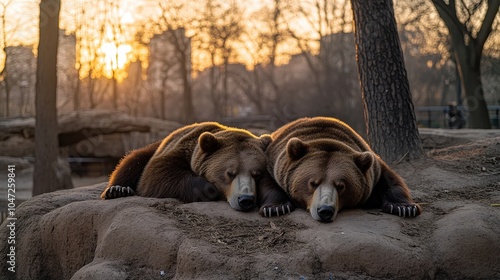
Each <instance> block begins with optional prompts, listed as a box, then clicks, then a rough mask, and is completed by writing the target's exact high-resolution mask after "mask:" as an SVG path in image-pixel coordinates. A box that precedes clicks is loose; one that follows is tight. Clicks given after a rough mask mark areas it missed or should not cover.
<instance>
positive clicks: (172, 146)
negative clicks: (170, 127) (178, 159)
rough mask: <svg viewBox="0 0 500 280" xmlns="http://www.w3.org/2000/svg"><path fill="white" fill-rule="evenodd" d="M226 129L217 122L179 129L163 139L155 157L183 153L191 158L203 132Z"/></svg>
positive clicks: (196, 124)
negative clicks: (174, 152) (172, 152)
mask: <svg viewBox="0 0 500 280" xmlns="http://www.w3.org/2000/svg"><path fill="white" fill-rule="evenodd" d="M226 129H227V127H225V126H223V125H221V124H219V123H216V122H203V123H195V124H192V125H187V126H185V127H182V128H179V129H177V130H175V131H174V132H172V133H170V134H169V135H168V136H167V137H165V139H163V141H162V142H161V144H160V146H159V147H158V149H157V150H156V153H155V154H154V155H153V157H159V156H163V155H165V153H169V152H171V151H176V152H183V153H186V156H190V154H191V153H192V152H193V151H194V148H195V147H196V144H197V142H198V138H199V137H200V135H201V134H202V133H203V132H211V133H216V132H219V131H223V130H226Z"/></svg>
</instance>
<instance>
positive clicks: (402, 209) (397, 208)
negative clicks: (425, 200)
mask: <svg viewBox="0 0 500 280" xmlns="http://www.w3.org/2000/svg"><path fill="white" fill-rule="evenodd" d="M382 212H385V213H389V214H392V215H398V216H400V217H406V218H412V217H416V216H418V215H420V213H421V212H422V210H421V208H420V206H419V205H418V204H411V205H408V204H396V203H387V204H385V205H384V206H382Z"/></svg>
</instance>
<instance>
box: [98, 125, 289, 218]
mask: <svg viewBox="0 0 500 280" xmlns="http://www.w3.org/2000/svg"><path fill="white" fill-rule="evenodd" d="M270 142H271V138H270V136H269V135H264V136H262V137H257V136H255V135H253V134H252V133H250V132H249V131H247V130H243V129H237V128H231V127H227V126H223V125H221V124H219V123H216V122H204V123H197V124H193V125H189V126H185V127H182V128H180V129H178V130H176V131H174V132H172V133H171V134H170V135H168V136H167V137H166V138H165V139H164V140H163V141H159V142H156V143H153V144H150V145H149V146H146V147H144V148H141V149H138V150H135V151H133V152H131V153H129V154H128V155H127V156H125V157H124V158H123V159H122V160H121V161H120V163H119V164H118V166H117V167H116V169H115V171H114V172H113V173H112V174H111V177H110V181H109V183H108V186H107V187H106V189H105V190H104V191H103V193H102V194H101V198H103V199H109V198H115V197H123V196H128V195H133V194H137V195H140V196H146V197H169V198H177V199H180V200H181V201H183V202H196V201H215V200H223V199H227V200H228V202H229V203H230V204H231V206H232V207H233V208H235V209H237V210H242V211H248V210H250V209H251V208H252V207H253V205H254V204H257V205H259V206H260V210H259V212H260V213H261V215H265V216H273V215H268V214H274V216H276V215H280V214H286V213H290V212H291V211H293V209H294V208H293V205H292V204H291V203H290V202H289V201H288V196H287V195H286V194H285V192H284V191H283V190H282V189H281V188H279V186H278V185H277V184H276V182H275V181H274V179H273V178H272V176H271V175H270V174H269V173H268V170H267V158H266V155H265V153H264V150H265V149H266V147H267V146H268V145H269V143H270ZM240 179H241V180H242V181H241V180H240ZM240 181H241V182H240ZM254 189H255V190H254ZM235 192H241V193H235ZM255 192H256V193H255ZM243 196H245V197H247V198H250V199H249V200H248V201H247V202H246V203H247V204H249V203H250V204H251V205H243V206H242V204H241V197H243Z"/></svg>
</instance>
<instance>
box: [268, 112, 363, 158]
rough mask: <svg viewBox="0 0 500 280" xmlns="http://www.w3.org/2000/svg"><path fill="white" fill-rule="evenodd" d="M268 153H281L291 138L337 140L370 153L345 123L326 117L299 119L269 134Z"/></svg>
mask: <svg viewBox="0 0 500 280" xmlns="http://www.w3.org/2000/svg"><path fill="white" fill-rule="evenodd" d="M271 137H272V139H273V142H272V143H271V145H270V147H269V151H273V150H276V151H283V150H284V148H285V147H286V143H287V142H288V140H290V139H291V138H294V137H296V138H299V139H300V140H302V141H304V142H308V141H314V140H316V139H331V140H337V141H339V142H340V143H342V144H344V145H347V146H349V147H350V148H352V149H354V150H357V151H371V149H370V147H369V146H368V144H367V143H366V142H365V141H364V140H363V138H362V137H361V136H360V135H359V134H357V133H356V132H355V131H354V130H353V129H352V128H351V127H349V126H348V125H347V124H346V123H344V122H342V121H340V120H338V119H335V118H327V117H315V118H301V119H297V120H296V121H293V122H291V123H289V124H287V125H284V126H282V127H281V128H279V129H278V130H276V131H275V132H273V133H272V134H271Z"/></svg>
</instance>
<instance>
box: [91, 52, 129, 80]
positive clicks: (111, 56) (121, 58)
mask: <svg viewBox="0 0 500 280" xmlns="http://www.w3.org/2000/svg"><path fill="white" fill-rule="evenodd" d="M99 52H100V53H102V54H103V55H102V63H103V65H104V68H103V75H104V76H105V77H106V78H110V79H111V78H113V72H115V74H116V78H117V79H118V81H122V80H123V79H124V78H125V76H126V73H124V72H125V71H124V70H125V69H124V68H125V66H127V64H128V63H129V62H130V59H129V57H130V54H131V53H132V46H130V45H128V44H121V45H119V46H118V47H117V46H116V45H115V44H114V43H104V44H102V45H101V47H100V48H99Z"/></svg>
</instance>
